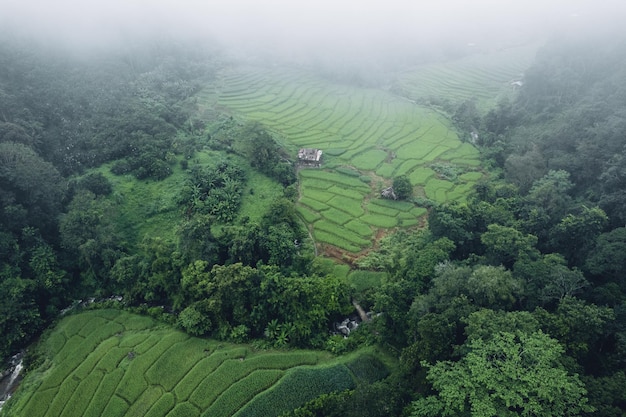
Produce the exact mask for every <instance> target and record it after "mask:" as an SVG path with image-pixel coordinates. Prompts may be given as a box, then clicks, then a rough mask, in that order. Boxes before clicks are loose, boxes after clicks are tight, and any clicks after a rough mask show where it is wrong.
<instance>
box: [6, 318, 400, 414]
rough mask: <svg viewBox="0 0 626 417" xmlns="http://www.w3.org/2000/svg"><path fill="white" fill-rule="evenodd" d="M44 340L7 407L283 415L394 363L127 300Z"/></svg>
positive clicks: (67, 321)
mask: <svg viewBox="0 0 626 417" xmlns="http://www.w3.org/2000/svg"><path fill="white" fill-rule="evenodd" d="M44 343H45V345H44V346H45V349H46V351H47V354H48V360H46V362H45V364H44V365H43V366H42V368H41V369H39V370H35V371H34V372H30V373H29V375H28V376H27V378H26V379H25V380H24V381H23V383H22V385H21V387H20V390H19V391H18V392H17V393H16V394H15V396H14V397H13V398H12V399H11V401H10V402H9V403H8V404H7V405H6V406H5V408H4V409H3V410H2V413H0V415H3V416H29V417H47V416H50V417H59V416H61V417H63V416H66V417H75V416H81V417H87V416H107V417H116V416H119V417H122V416H147V417H175V416H185V417H195V416H198V417H200V416H211V417H220V416H237V417H244V416H257V417H260V416H278V415H280V414H282V413H284V412H286V411H289V410H292V409H294V408H297V407H299V406H301V405H302V404H304V403H305V402H307V401H309V400H311V399H313V398H315V397H317V396H319V395H321V394H324V393H329V392H332V391H336V390H345V389H349V388H353V387H354V386H355V385H356V384H357V383H370V382H374V381H376V380H378V379H381V378H383V377H385V376H386V375H387V373H388V370H387V368H386V367H385V365H384V364H382V362H380V360H379V359H377V358H376V356H377V354H376V353H374V352H370V351H361V352H360V353H358V352H357V353H356V354H353V355H351V356H348V357H343V358H341V359H335V358H333V357H332V356H331V355H330V354H329V353H327V352H317V351H303V350H290V351H280V352H278V351H255V350H254V349H252V348H251V347H249V346H247V345H231V344H226V343H218V342H216V341H211V340H206V339H198V338H194V337H190V336H188V335H186V334H185V333H182V332H179V331H177V330H174V329H173V328H171V327H168V326H165V325H159V324H156V323H155V322H154V321H153V320H152V319H150V318H148V317H144V316H137V315H133V314H129V313H125V312H121V311H118V310H94V311H88V312H84V313H80V314H77V315H72V316H69V317H66V318H64V319H62V320H61V321H60V322H59V324H58V325H57V326H56V328H55V329H54V330H53V331H52V332H51V333H50V334H49V336H48V338H47V339H46V340H45V342H44Z"/></svg>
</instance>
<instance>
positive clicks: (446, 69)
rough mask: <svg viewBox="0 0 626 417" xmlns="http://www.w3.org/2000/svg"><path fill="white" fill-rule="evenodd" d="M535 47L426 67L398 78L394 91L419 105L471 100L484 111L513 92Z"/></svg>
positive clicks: (514, 49)
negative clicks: (427, 102)
mask: <svg viewBox="0 0 626 417" xmlns="http://www.w3.org/2000/svg"><path fill="white" fill-rule="evenodd" d="M537 49H538V45H535V44H529V45H522V46H516V47H511V48H507V49H503V50H498V51H489V52H483V53H480V52H479V53H475V54H472V55H469V56H467V57H464V58H462V59H458V60H455V61H447V62H441V63H434V64H426V65H422V66H419V67H417V68H413V69H411V70H408V71H404V72H402V73H401V74H399V75H398V77H397V80H396V82H395V84H394V87H393V88H394V90H395V91H398V92H399V93H400V94H402V95H404V96H406V97H408V98H410V99H412V100H417V101H419V102H425V101H431V100H437V101H441V100H442V99H445V100H449V101H456V102H460V101H464V100H475V101H476V104H477V106H478V108H479V109H480V110H482V111H486V110H488V109H489V108H491V107H493V106H494V105H495V104H496V103H497V102H498V100H499V99H501V98H502V97H505V96H507V95H510V94H511V93H512V92H513V91H514V86H513V85H511V82H512V81H517V80H520V79H522V78H523V73H524V71H525V70H526V69H527V68H528V67H530V65H531V63H532V61H533V59H534V57H535V53H536V52H537Z"/></svg>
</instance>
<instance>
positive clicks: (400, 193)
mask: <svg viewBox="0 0 626 417" xmlns="http://www.w3.org/2000/svg"><path fill="white" fill-rule="evenodd" d="M393 191H394V192H395V193H396V196H397V197H398V199H400V200H406V199H408V198H410V197H411V195H412V194H413V186H412V185H411V181H410V180H409V178H408V177H407V176H406V175H400V176H399V177H396V178H394V179H393Z"/></svg>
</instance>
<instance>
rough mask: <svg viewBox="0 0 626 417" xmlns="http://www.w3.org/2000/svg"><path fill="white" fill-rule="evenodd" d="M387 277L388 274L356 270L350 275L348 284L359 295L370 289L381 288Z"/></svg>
mask: <svg viewBox="0 0 626 417" xmlns="http://www.w3.org/2000/svg"><path fill="white" fill-rule="evenodd" d="M386 277H387V273H386V272H376V271H364V270H355V271H352V272H351V273H350V274H349V275H348V283H349V284H350V285H351V286H352V287H353V288H354V289H355V291H356V292H357V293H358V292H363V291H365V290H367V289H370V288H379V287H380V286H381V285H382V284H383V282H384V281H385V279H386Z"/></svg>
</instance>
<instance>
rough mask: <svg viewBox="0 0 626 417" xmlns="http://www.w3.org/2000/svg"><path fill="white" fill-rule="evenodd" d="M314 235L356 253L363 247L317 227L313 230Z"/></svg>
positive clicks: (322, 240)
mask: <svg viewBox="0 0 626 417" xmlns="http://www.w3.org/2000/svg"><path fill="white" fill-rule="evenodd" d="M313 237H315V239H316V240H317V241H319V242H323V243H327V244H330V245H333V246H336V247H338V248H341V249H344V250H347V251H348V252H353V253H356V252H359V251H360V250H361V249H362V248H361V247H360V246H358V245H356V244H354V243H353V242H350V241H349V240H347V239H344V238H342V237H339V236H337V235H336V234H334V233H328V232H325V231H324V230H319V229H316V230H315V231H314V232H313Z"/></svg>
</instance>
